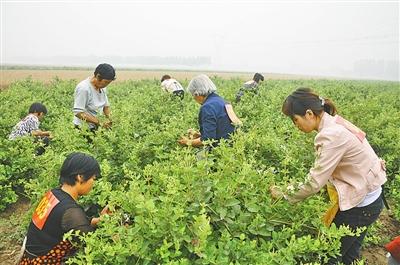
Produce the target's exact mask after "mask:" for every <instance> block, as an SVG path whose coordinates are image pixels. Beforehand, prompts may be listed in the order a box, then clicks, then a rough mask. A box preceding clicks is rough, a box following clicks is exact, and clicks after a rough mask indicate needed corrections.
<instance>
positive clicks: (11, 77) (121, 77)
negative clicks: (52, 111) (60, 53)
mask: <svg viewBox="0 0 400 265" xmlns="http://www.w3.org/2000/svg"><path fill="white" fill-rule="evenodd" d="M166 73H167V74H169V75H171V76H174V77H175V78H176V79H178V80H182V79H189V80H190V79H191V78H192V77H194V76H195V75H198V74H200V73H205V74H207V75H210V76H212V75H217V76H219V77H221V78H224V79H229V78H242V79H246V80H248V79H251V78H252V73H233V72H196V71H189V72H188V71H167V70H118V69H117V79H116V80H115V83H119V82H123V81H127V80H141V79H157V80H159V79H161V76H163V75H164V74H166ZM92 74H93V70H92V69H91V70H83V69H67V70H63V69H51V68H50V69H46V68H44V69H38V68H33V69H24V68H21V69H7V68H5V69H2V70H1V71H0V88H6V87H8V86H9V85H10V84H11V83H13V82H15V81H18V80H21V79H25V78H28V77H31V78H32V79H33V80H37V81H42V82H44V83H48V82H49V81H50V80H52V79H53V77H55V76H57V77H58V78H60V79H63V80H69V79H75V80H83V79H84V78H86V77H88V76H91V75H92ZM265 76H266V78H267V79H321V78H324V77H318V76H315V77H310V76H304V75H290V74H278V73H273V74H266V75H265ZM330 79H333V78H332V77H331V78H330Z"/></svg>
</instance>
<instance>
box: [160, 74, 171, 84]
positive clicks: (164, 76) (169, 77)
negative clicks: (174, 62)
mask: <svg viewBox="0 0 400 265" xmlns="http://www.w3.org/2000/svg"><path fill="white" fill-rule="evenodd" d="M167 79H171V76H169V75H163V76H162V77H161V83H162V82H163V81H164V80H167Z"/></svg>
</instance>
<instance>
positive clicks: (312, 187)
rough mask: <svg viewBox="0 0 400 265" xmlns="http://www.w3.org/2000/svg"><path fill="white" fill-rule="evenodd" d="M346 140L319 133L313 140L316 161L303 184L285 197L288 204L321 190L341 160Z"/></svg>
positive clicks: (330, 133) (333, 133)
mask: <svg viewBox="0 0 400 265" xmlns="http://www.w3.org/2000/svg"><path fill="white" fill-rule="evenodd" d="M347 146H348V139H347V138H346V137H343V136H341V135H340V133H337V132H327V133H320V134H319V135H317V137H316V138H315V150H316V159H315V162H314V166H313V167H312V168H311V169H310V172H309V173H308V176H307V178H306V180H305V181H304V184H301V185H299V186H298V188H297V190H295V191H294V192H292V193H291V194H289V195H288V196H287V199H288V200H289V202H292V203H295V202H298V201H301V200H303V199H305V198H307V197H309V196H311V195H313V194H315V193H317V192H318V191H320V190H321V189H322V187H324V186H325V185H326V184H327V183H328V180H329V179H330V178H331V176H332V174H333V172H334V171H335V169H336V167H337V166H338V164H339V162H340V161H341V160H342V157H343V155H344V154H345V152H346V150H347Z"/></svg>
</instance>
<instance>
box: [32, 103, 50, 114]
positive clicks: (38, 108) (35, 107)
mask: <svg viewBox="0 0 400 265" xmlns="http://www.w3.org/2000/svg"><path fill="white" fill-rule="evenodd" d="M41 112H43V113H44V114H47V109H46V106H45V105H43V104H42V103H39V102H35V103H33V104H32V105H31V106H30V107H29V113H41Z"/></svg>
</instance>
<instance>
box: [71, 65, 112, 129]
mask: <svg viewBox="0 0 400 265" xmlns="http://www.w3.org/2000/svg"><path fill="white" fill-rule="evenodd" d="M113 80H115V70H114V68H113V67H112V66H111V65H109V64H106V63H103V64H100V65H98V66H97V67H96V69H95V71H94V76H92V77H88V78H87V79H85V80H83V81H82V82H80V83H79V84H78V85H77V86H76V88H75V98H74V108H73V112H74V119H73V123H74V125H75V127H77V128H80V127H81V126H82V122H87V124H88V126H89V128H90V130H92V131H94V130H96V129H97V128H98V127H99V126H101V127H104V128H109V127H111V124H112V122H111V111H110V103H109V102H108V97H107V85H109V84H110V83H111V82H112V81H113ZM99 110H103V113H104V115H105V116H106V118H107V120H106V121H105V122H103V123H100V120H99V118H98V117H97V112H98V111H99Z"/></svg>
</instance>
